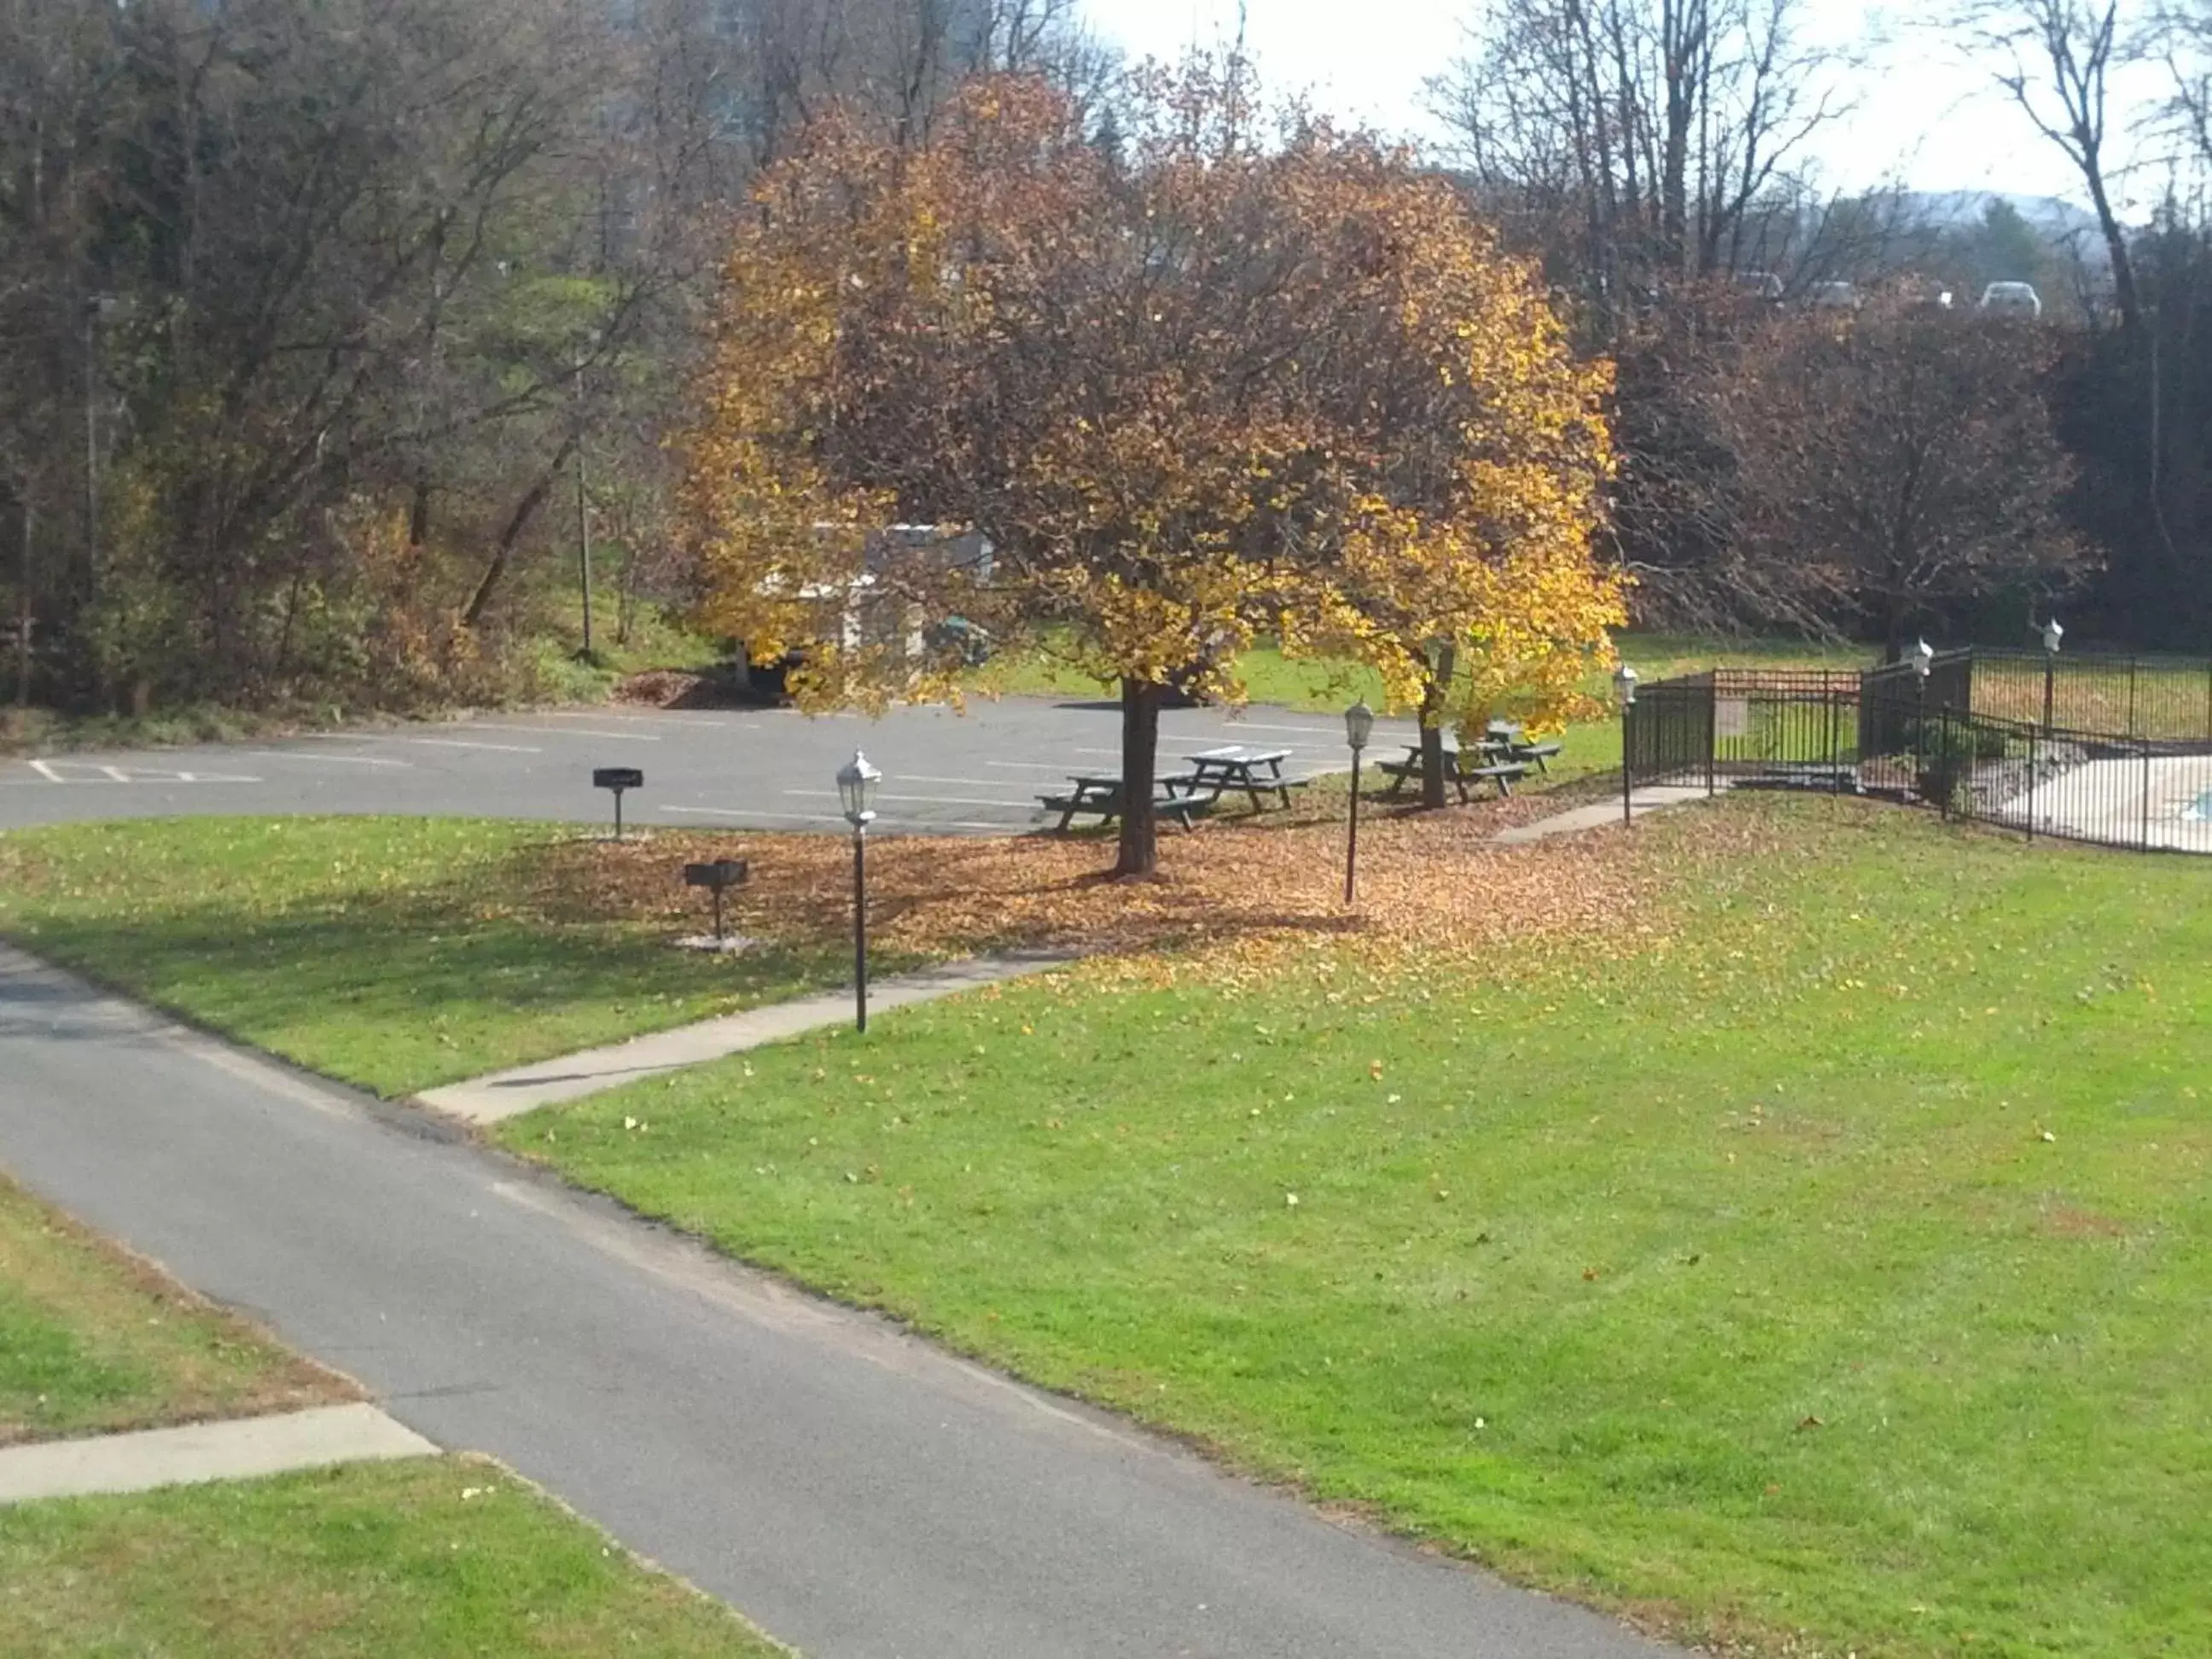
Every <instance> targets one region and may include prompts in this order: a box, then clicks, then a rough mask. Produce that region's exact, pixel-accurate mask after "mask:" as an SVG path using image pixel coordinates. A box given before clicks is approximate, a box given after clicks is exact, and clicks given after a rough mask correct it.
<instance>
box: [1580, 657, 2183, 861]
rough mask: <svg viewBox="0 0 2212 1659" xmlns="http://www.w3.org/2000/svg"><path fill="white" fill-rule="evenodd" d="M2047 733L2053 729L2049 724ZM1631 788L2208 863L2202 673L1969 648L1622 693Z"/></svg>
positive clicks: (1707, 676)
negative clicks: (1910, 807) (1793, 802)
mask: <svg viewBox="0 0 2212 1659" xmlns="http://www.w3.org/2000/svg"><path fill="white" fill-rule="evenodd" d="M2062 717H2063V718H2062ZM1623 755H1624V763H1625V764H1626V768H1627V771H1628V781H1629V782H1630V783H1631V784H1645V783H1674V784H1685V783H1686V784H1692V785H1702V786H1703V787H1705V788H1707V789H1709V790H1717V789H1718V788H1720V787H1723V785H1749V786H1759V787H1770V788H1796V789H1819V790H1829V791H1834V792H1838V793H1855V794H1873V795H1881V796H1884V797H1887V798H1888V799H1895V800H1900V801H1911V802H1916V803H1919V804H1923V805H1930V806H1934V807H1936V809H1937V810H1938V811H1942V812H1943V813H1944V814H1945V815H1947V816H1951V817H1964V818H1971V819H1976V820H1978V821H1982V822H1985V823H1996V824H2001V825H2003V826H2005V827H2007V828H2010V829H2019V830H2021V831H2023V832H2025V833H2027V834H2028V835H2030V836H2056V837H2060V838H2063V839H2067V840H2072V841H2081V842H2093V843H2094V844H2096V845H2099V846H2106V847H2119V848H2135V849H2140V850H2153V851H2183V852H2198V853H2212V660H2208V659H2201V658H2177V657H2136V656H2130V657H2117V656H2095V655H2078V654H2077V655H2075V656H2073V657H2066V658H2059V657H2054V656H2051V655H2046V654H2044V653H2035V652H2024V651H1999V650H1987V649H1982V648H1969V649H1966V650H1960V651H1950V652H1945V653H1940V654H1938V655H1937V656H1936V658H1935V659H1934V660H1933V662H1932V663H1930V665H1929V671H1928V673H1927V674H1926V675H1925V676H1924V677H1923V676H1922V675H1920V674H1918V673H1917V672H1915V671H1914V670H1913V668H1912V665H1911V664H1909V663H1904V664H1893V665H1888V666H1886V667H1882V668H1876V669H1871V670H1869V671H1867V672H1865V673H1863V674H1850V673H1832V672H1826V671H1790V670H1766V669H1714V670H1710V671H1706V672H1705V673H1702V674H1686V675H1683V676H1680V677H1679V678H1674V679H1667V680H1661V681H1658V682H1656V683H1655V684H1651V685H1650V686H1645V687H1642V688H1639V690H1638V694H1637V699H1636V706H1635V708H1634V709H1633V711H1632V715H1631V718H1630V719H1629V720H1628V721H1627V723H1626V730H1625V732H1624V734H1623Z"/></svg>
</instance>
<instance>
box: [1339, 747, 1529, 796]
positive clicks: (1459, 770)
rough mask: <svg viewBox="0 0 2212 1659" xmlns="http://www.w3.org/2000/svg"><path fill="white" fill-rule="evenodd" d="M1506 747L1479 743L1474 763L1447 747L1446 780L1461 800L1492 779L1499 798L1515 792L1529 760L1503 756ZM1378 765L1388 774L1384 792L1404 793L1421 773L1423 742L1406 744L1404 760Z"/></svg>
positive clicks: (1526, 774)
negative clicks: (1476, 787) (1472, 788)
mask: <svg viewBox="0 0 2212 1659" xmlns="http://www.w3.org/2000/svg"><path fill="white" fill-rule="evenodd" d="M1505 753H1506V751H1504V750H1502V749H1501V748H1499V747H1498V745H1497V744H1492V743H1491V742H1489V741H1487V740H1486V741H1483V742H1480V743H1478V744H1476V745H1475V747H1474V764H1473V765H1469V764H1468V754H1467V751H1465V750H1458V749H1446V750H1444V781H1445V782H1447V783H1449V784H1450V785H1452V786H1453V787H1455V788H1456V789H1457V790H1458V791H1459V799H1460V804H1461V805H1462V806H1464V805H1467V803H1468V799H1469V797H1468V788H1469V787H1472V786H1475V785H1479V784H1483V783H1492V784H1495V785H1497V786H1498V799H1501V800H1503V799H1505V798H1506V797H1508V796H1510V795H1511V794H1512V793H1513V786H1514V785H1515V784H1516V783H1517V782H1519V781H1521V780H1522V778H1525V777H1527V776H1528V768H1529V763H1528V762H1527V761H1524V760H1516V759H1511V758H1504V755H1505ZM1376 769H1378V770H1379V771H1381V772H1383V773H1384V774H1386V775H1388V776H1389V780H1390V787H1389V788H1388V789H1386V790H1384V791H1383V794H1384V796H1385V797H1386V798H1389V799H1396V798H1397V797H1399V796H1400V795H1402V794H1403V793H1405V788H1406V786H1407V784H1408V783H1410V782H1412V781H1413V780H1414V779H1416V778H1418V777H1419V776H1420V775H1421V746H1420V744H1417V743H1412V744H1407V745H1406V758H1405V759H1403V760H1401V761H1381V762H1378V763H1376Z"/></svg>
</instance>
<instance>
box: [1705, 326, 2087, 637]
mask: <svg viewBox="0 0 2212 1659" xmlns="http://www.w3.org/2000/svg"><path fill="white" fill-rule="evenodd" d="M2051 352H2052V341H2051V336H2050V334H2049V332H2048V331H2045V330H2044V329H2042V328H2040V327H2038V326H2035V325H2023V324H2020V323H2012V322H2005V321H1999V320H1984V319H1981V318H1978V317H1976V316H1972V315H1968V316H1960V315H1958V314H1956V313H1953V312H1951V311H1948V310H1946V309H1944V308H1942V307H1936V306H1929V305H1925V304H1915V303H1911V302H1909V301H1894V302H1886V303H1882V304H1879V305H1875V306H1873V307H1869V308H1868V309H1867V310H1865V311H1863V312H1862V313H1857V315H1855V316H1849V317H1841V318H1838V317H1834V316H1830V315H1822V314H1820V313H1813V314H1801V315H1785V316H1783V317H1780V318H1778V319H1775V320H1774V322H1773V323H1772V325H1771V326H1770V327H1769V328H1768V329H1766V330H1765V331H1762V332H1760V333H1759V335H1757V336H1756V337H1753V338H1752V339H1749V340H1747V342H1745V343H1744V345H1743V347H1742V349H1741V351H1740V352H1739V353H1738V354H1737V355H1735V357H1734V358H1733V359H1732V361H1730V362H1729V363H1728V364H1727V365H1726V366H1725V372H1724V373H1723V374H1717V375H1716V376H1715V377H1714V379H1713V380H1712V382H1711V387H1710V390H1709V392H1708V395H1707V399H1706V402H1707V407H1708V408H1709V410H1710V418H1711V423H1712V427H1713V429H1714V430H1715V432H1716V433H1717V435H1719V437H1720V438H1721V440H1722V441H1723V442H1724V443H1725V444H1726V446H1727V448H1728V450H1729V453H1731V454H1732V455H1733V457H1734V459H1735V466H1734V471H1733V475H1732V477H1731V480H1730V483H1729V513H1730V515H1731V520H1732V523H1731V530H1732V534H1733V541H1734V546H1735V556H1737V557H1739V558H1741V559H1743V560H1745V561H1747V562H1750V563H1751V564H1752V565H1753V566H1754V567H1755V568H1758V569H1759V570H1760V571H1762V572H1763V573H1764V580H1767V581H1769V582H1770V583H1771V584H1772V586H1773V589H1774V592H1776V594H1777V595H1778V597H1781V598H1783V599H1786V600H1787V601H1789V602H1790V603H1792V604H1795V605H1798V606H1801V607H1803V608H1806V609H1808V610H1810V611H1814V613H1816V614H1818V613H1825V614H1826V615H1829V616H1844V617H1852V618H1853V619H1854V620H1857V621H1860V622H1863V623H1865V624H1867V625H1869V626H1870V627H1871V628H1872V629H1874V631H1875V632H1876V633H1877V634H1878V635H1880V637H1881V640H1882V641H1883V643H1884V645H1885V647H1887V651H1888V653H1889V655H1890V657H1891V658H1892V659H1895V658H1896V657H1897V656H1898V654H1899V653H1900V651H1901V650H1902V648H1903V646H1904V642H1905V635H1906V632H1907V630H1908V629H1910V628H1911V627H1912V626H1915V625H1917V624H1924V623H1926V621H1927V620H1928V619H1929V617H1931V616H1932V615H1933V614H1936V613H1937V612H1940V611H1942V610H1943V609H1944V608H1945V607H1948V606H1955V605H1960V604H1965V603H1970V602H1972V601H1974V600H1977V599H1984V598H1986V597H1989V596H1990V595H1993V594H1996V593H2000V592H2004V591H2007V590H2008V589H2033V590H2034V591H2036V592H2039V593H2047V592H2051V591H2052V590H2054V589H2057V588H2062V587H2063V586H2066V585H2068V584H2069V583H2070V582H2071V581H2072V580H2075V578H2076V577H2078V576H2079V575H2080V574H2081V573H2082V572H2083V571H2084V570H2085V568H2087V555H2086V553H2085V551H2084V550H2083V548H2082V547H2081V544H2080V543H2079V542H2078V541H2077V540H2076V539H2075V537H2074V536H2073V534H2072V533H2071V532H2069V529H2068V528H2067V526H2066V525H2065V523H2064V520H2063V517H2062V514H2061V512H2060V507H2061V503H2062V502H2063V498H2064V496H2065V494H2066V491H2067V489H2068V488H2069V485H2070V483H2071V482H2072V478H2073V471H2074V469H2073V466H2072V464H2071V462H2070V460H2069V457H2068V455H2067V453H2066V452H2065V450H2064V449H2063V447H2061V445H2060V443H2059V441H2058V439H2057V434H2056V432H2055V430H2054V427H2053V423H2052V420H2051V411H2050V409H2049V406H2048V404H2047V403H2046V401H2045V384H2044V382H2045V375H2046V373H2047V371H2048V369H2049V367H2050V363H2051Z"/></svg>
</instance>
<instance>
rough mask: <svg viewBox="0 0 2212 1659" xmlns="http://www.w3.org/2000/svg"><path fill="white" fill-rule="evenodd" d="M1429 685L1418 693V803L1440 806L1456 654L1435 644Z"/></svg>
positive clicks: (1443, 802) (1426, 805) (1457, 654)
mask: <svg viewBox="0 0 2212 1659" xmlns="http://www.w3.org/2000/svg"><path fill="white" fill-rule="evenodd" d="M1431 661H1432V664H1433V667H1432V671H1431V674H1430V677H1429V683H1428V685H1427V686H1426V687H1425V689H1424V690H1423V691H1422V693H1421V805H1423V806H1425V807H1431V808H1434V807H1440V806H1443V805H1445V804H1446V802H1445V799H1444V700H1445V698H1446V697H1447V696H1449V694H1450V691H1451V683H1452V674H1453V673H1454V671H1455V670H1456V669H1457V667H1458V665H1459V653H1458V652H1456V651H1455V650H1454V649H1453V648H1452V647H1450V646H1449V645H1447V646H1443V647H1438V649H1437V653H1436V655H1435V657H1434V658H1433V659H1431Z"/></svg>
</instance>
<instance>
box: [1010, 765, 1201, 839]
mask: <svg viewBox="0 0 2212 1659" xmlns="http://www.w3.org/2000/svg"><path fill="white" fill-rule="evenodd" d="M1067 781H1068V783H1069V785H1070V786H1071V787H1070V788H1069V789H1068V791H1067V793H1065V794H1056V795H1054V794H1046V795H1039V796H1038V797H1037V799H1039V800H1040V801H1042V802H1043V803H1044V807H1045V810H1046V811H1048V812H1057V813H1059V814H1060V823H1059V824H1058V825H1057V826H1056V827H1057V828H1058V829H1060V831H1061V832H1062V833H1065V832H1066V829H1068V827H1069V826H1070V825H1071V824H1072V823H1074V822H1075V819H1076V817H1078V816H1079V815H1080V816H1082V817H1097V820H1098V821H1099V822H1100V823H1102V824H1104V823H1113V822H1114V820H1115V818H1118V817H1121V810H1122V807H1123V805H1124V804H1125V802H1126V800H1127V796H1126V794H1125V793H1124V792H1123V789H1122V787H1121V774H1120V773H1118V772H1071V773H1070V774H1068V779H1067ZM1198 782H1199V780H1198V775H1197V774H1195V773H1192V772H1178V773H1176V774H1175V775H1172V776H1170V777H1164V778H1161V779H1160V780H1158V785H1159V787H1160V789H1161V790H1162V791H1163V792H1164V793H1160V794H1158V795H1156V796H1154V797H1153V799H1152V811H1154V812H1156V813H1158V815H1159V816H1160V817H1164V818H1168V819H1170V820H1172V821H1173V822H1174V823H1179V824H1181V825H1182V827H1183V828H1184V829H1189V828H1190V826H1191V820H1192V819H1193V818H1194V817H1197V816H1198V815H1199V814H1200V813H1201V812H1203V811H1206V809H1207V808H1208V807H1210V806H1212V805H1213V797H1212V796H1207V797H1205V798H1203V799H1201V798H1200V795H1199V793H1198ZM1185 791H1187V792H1188V793H1182V792H1185Z"/></svg>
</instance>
